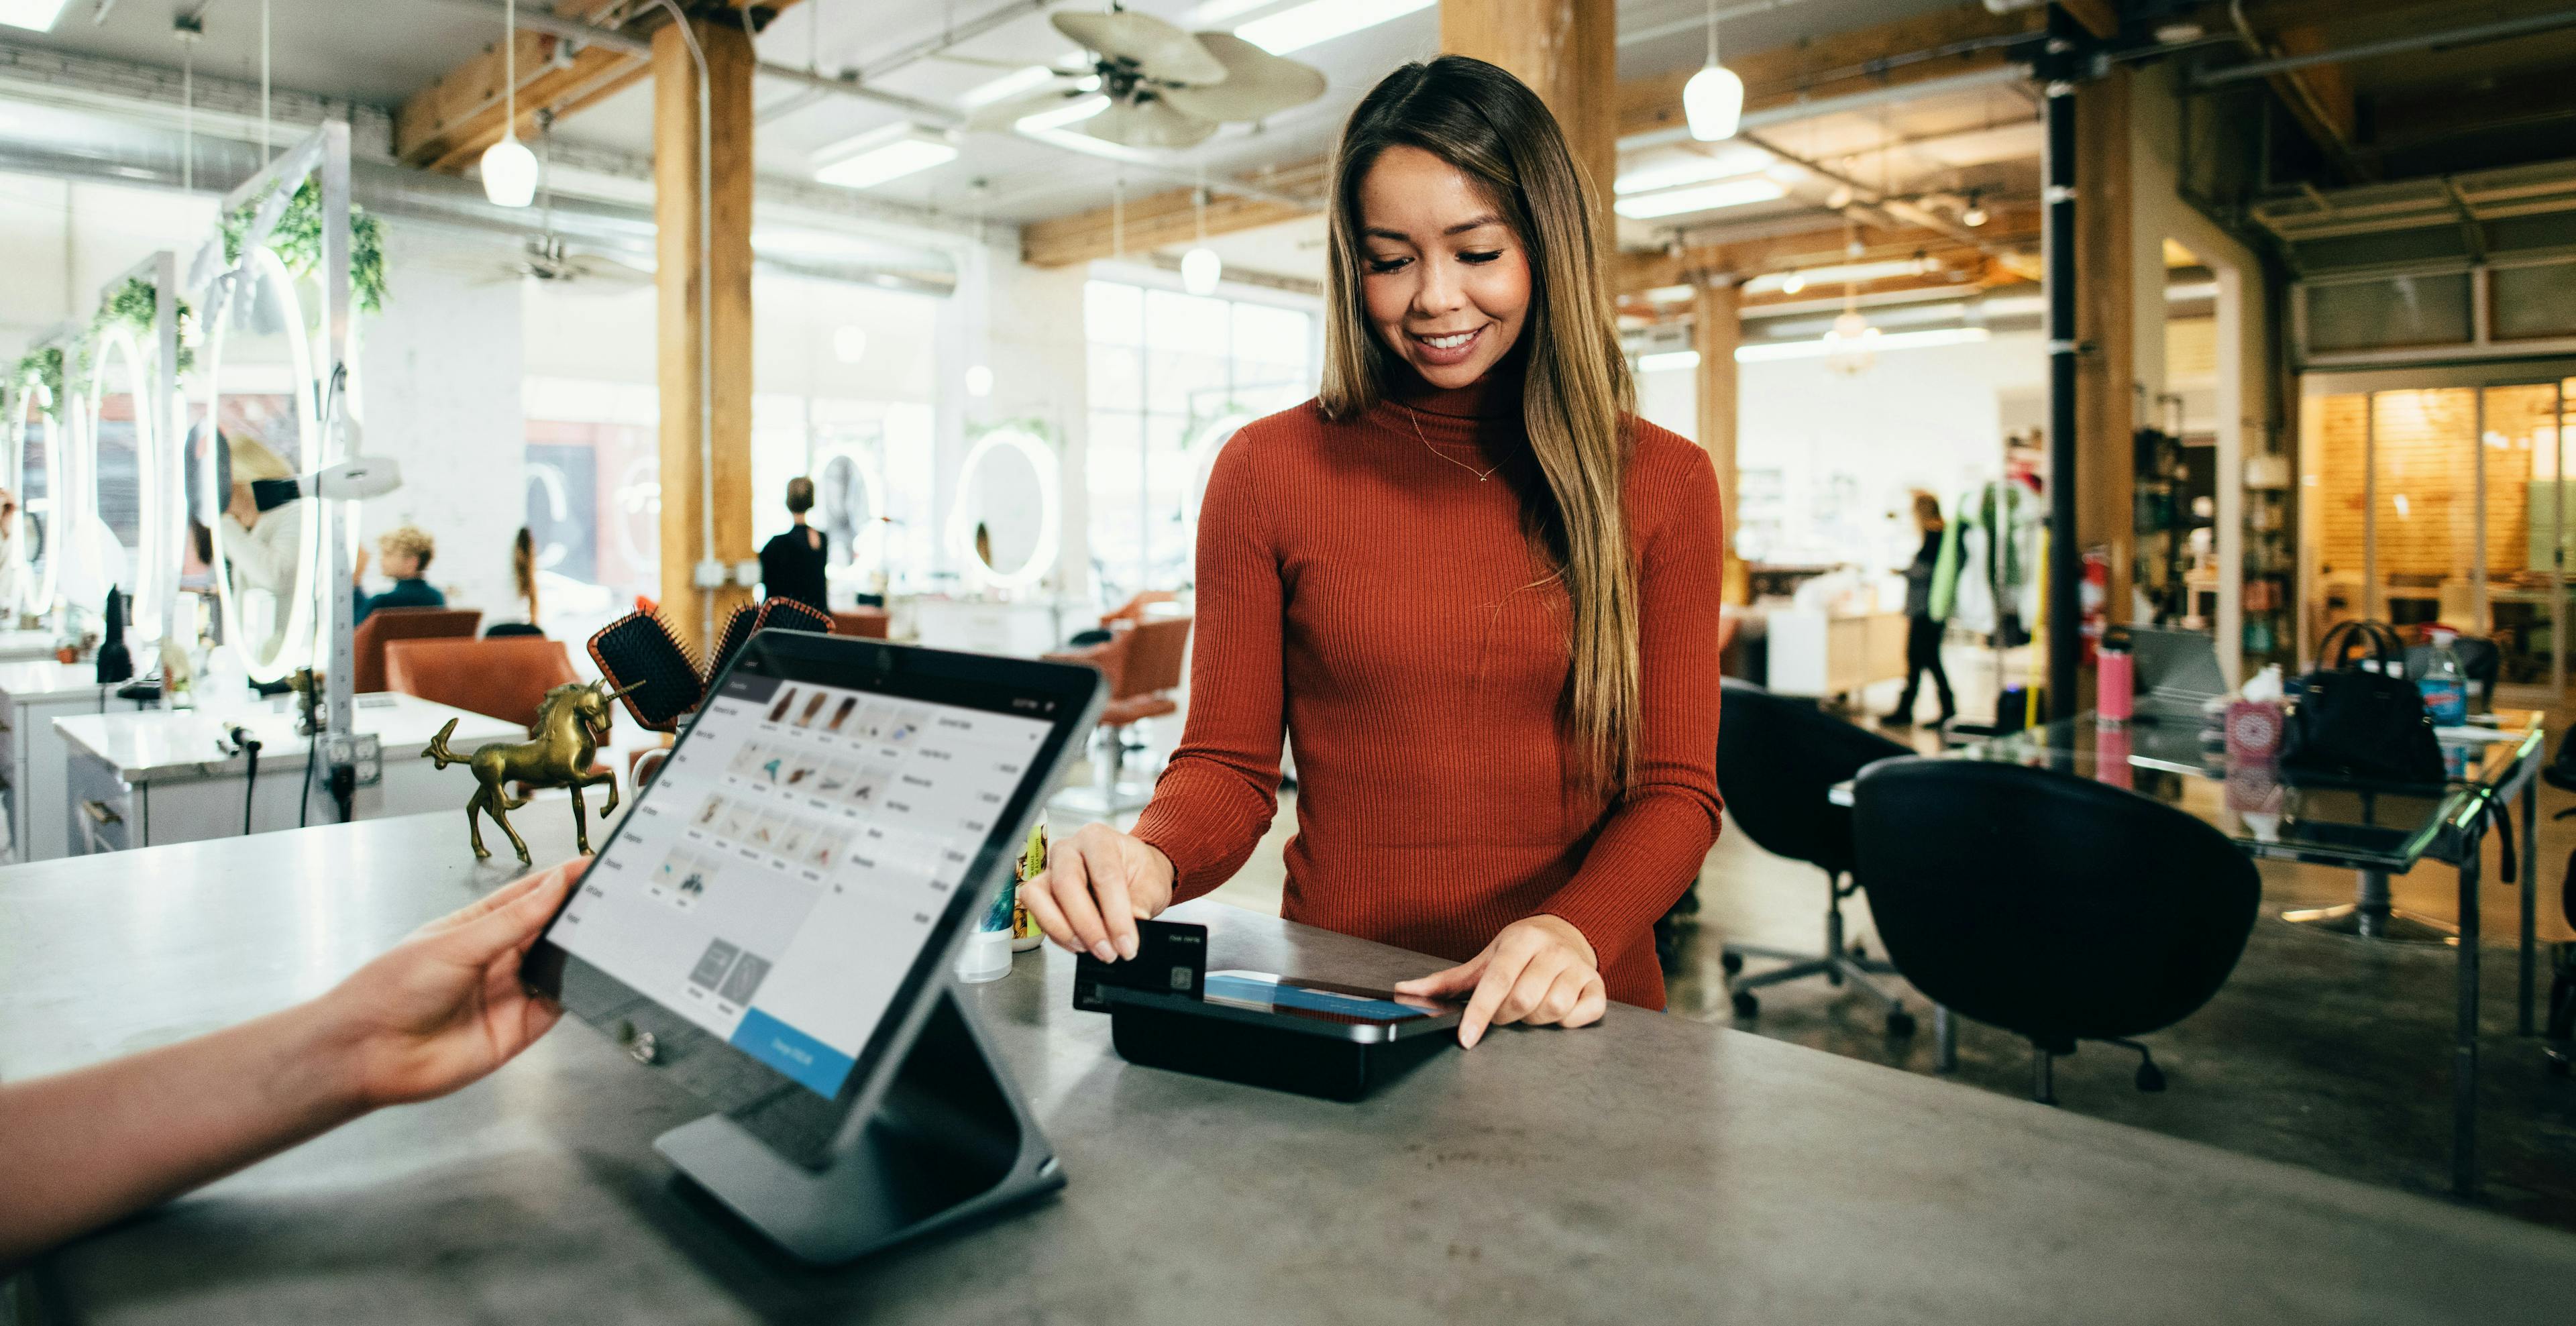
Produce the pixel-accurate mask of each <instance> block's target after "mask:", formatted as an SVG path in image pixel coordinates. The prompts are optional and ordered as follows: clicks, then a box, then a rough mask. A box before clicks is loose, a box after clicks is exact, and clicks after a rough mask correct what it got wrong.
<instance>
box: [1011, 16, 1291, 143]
mask: <svg viewBox="0 0 2576 1326" xmlns="http://www.w3.org/2000/svg"><path fill="white" fill-rule="evenodd" d="M1047 21H1048V22H1050V23H1053V24H1054V25H1055V29H1056V31H1058V32H1061V33H1063V34H1064V35H1065V36H1067V37H1069V38H1072V39H1073V40H1074V41H1077V42H1080V43H1081V44H1082V47H1083V49H1084V50H1085V51H1088V52H1089V53H1090V54H1091V58H1092V64H1091V67H1090V68H1089V69H1087V70H1061V69H1060V70H1057V71H1055V84H1056V85H1055V86H1053V87H1049V88H1044V89H1041V90H1039V91H1036V92H1032V93H1029V94H1027V95H1025V96H1020V97H1014V98H1011V99H1009V100H1006V101H1003V102H1000V103H997V104H995V105H992V106H988V107H985V108H984V109H983V110H981V111H979V112H977V113H976V115H975V116H974V118H973V119H971V120H969V121H968V122H967V127H969V128H973V129H993V130H1007V129H1009V128H1011V127H1012V126H1013V125H1015V124H1017V123H1018V122H1019V121H1021V120H1024V119H1027V118H1028V117H1029V116H1032V115H1038V114H1042V113H1044V112H1046V111H1049V110H1054V109H1057V108H1059V107H1064V106H1069V105H1071V104H1073V103H1075V102H1078V101H1081V100H1083V99H1084V98H1087V97H1092V96H1105V97H1107V98H1108V99H1109V105H1108V108H1107V109H1105V110H1102V111H1100V112H1099V113H1098V114H1095V115H1092V116H1090V117H1089V118H1087V119H1084V120H1081V121H1079V122H1078V126H1077V125H1068V126H1067V127H1068V128H1071V127H1079V128H1080V129H1081V131H1082V132H1083V133H1086V134H1089V135H1090V136H1092V137H1094V138H1098V139H1102V140H1104V141H1107V142H1112V143H1117V144H1120V145H1121V146H1125V147H1142V148H1172V147H1190V146H1194V145H1196V144H1198V143H1201V142H1204V141H1206V140H1207V138H1208V136H1209V135H1211V134H1214V133H1215V132H1216V131H1217V126H1218V125H1220V124H1223V123H1226V122H1228V121H1238V122H1240V121H1249V120H1261V119H1267V118H1269V117H1270V116H1273V115H1276V114H1278V113H1279V112H1281V111H1284V110H1287V109H1289V108H1290V107H1293V106H1302V105H1304V104H1306V103H1307V102H1310V101H1313V100H1314V99H1315V98H1317V97H1320V96H1322V95H1324V74H1323V71H1322V70H1320V69H1317V68H1315V67H1314V66H1312V65H1307V64H1300V63H1298V62H1297V61H1295V60H1288V59H1282V58H1281V57H1279V56H1276V55H1272V54H1271V53H1270V52H1268V51H1265V50H1263V49H1261V48H1260V47H1258V46H1255V45H1253V44H1252V43H1251V42H1248V41H1245V40H1244V39H1242V38H1241V37H1237V36H1235V35H1234V34H1233V33H1231V32H1196V33H1193V32H1184V31H1182V30H1181V29H1179V28H1177V27H1174V26H1173V25H1172V24H1170V23H1167V22H1165V21H1163V20H1162V19H1159V18H1156V17H1154V16H1153V15H1151V14H1137V13H1131V12H1129V11H1127V10H1124V9H1120V8H1116V7H1114V6H1113V7H1112V8H1111V9H1110V11H1109V12H1108V13H1105V14H1092V13H1069V14H1068V13H1059V14H1050V15H1048V16H1047Z"/></svg>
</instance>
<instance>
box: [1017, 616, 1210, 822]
mask: <svg viewBox="0 0 2576 1326" xmlns="http://www.w3.org/2000/svg"><path fill="white" fill-rule="evenodd" d="M1192 621H1193V619H1192V618H1189V617H1156V618H1152V619H1149V620H1145V621H1140V622H1137V623H1136V624H1135V625H1132V626H1127V627H1124V628H1122V629H1121V630H1120V631H1119V632H1118V633H1117V634H1116V635H1113V636H1111V637H1110V638H1109V640H1108V642H1107V643H1105V644H1097V645H1091V646H1089V647H1087V648H1083V649H1069V650H1065V651H1063V652H1061V653H1055V654H1049V655H1047V657H1048V658H1049V659H1051V660H1053V661H1055V662H1058V663H1088V664H1090V665H1092V666H1093V667H1096V668H1098V669H1100V671H1101V672H1102V673H1103V674H1104V675H1106V676H1107V677H1108V679H1109V703H1108V705H1107V707H1105V708H1103V709H1102V710H1101V711H1100V729H1101V731H1102V732H1103V733H1105V734H1106V735H1107V737H1108V745H1109V770H1108V775H1107V777H1106V778H1105V779H1104V780H1103V781H1102V782H1101V784H1100V785H1099V786H1098V787H1092V788H1080V787H1078V788H1072V789H1069V790H1068V791H1066V792H1065V793H1064V795H1063V796H1062V797H1059V798H1058V800H1059V801H1060V802H1062V803H1063V805H1064V806H1065V808H1066V809H1068V810H1073V811H1079V812H1087V813H1090V814H1097V815H1115V814H1119V813H1121V812H1123V811H1129V810H1134V809H1136V808H1137V807H1139V806H1142V805H1144V804H1145V801H1146V798H1147V797H1148V796H1150V795H1151V793H1150V791H1149V790H1148V789H1145V788H1141V787H1126V786H1122V785H1121V784H1120V781H1119V779H1120V775H1121V774H1122V773H1123V772H1124V771H1125V768H1126V763H1127V741H1126V735H1127V728H1128V727H1129V726H1130V725H1131V724H1135V723H1139V722H1142V721H1144V720H1145V719H1148V718H1159V717H1161V716H1162V715H1165V714H1170V713H1177V712H1179V710H1180V707H1181V705H1180V701H1178V700H1176V699H1174V698H1172V692H1173V691H1175V690H1177V689H1179V687H1180V684H1181V668H1182V664H1183V662H1184V660H1186V659H1187V658H1188V657H1189V652H1190V626H1191V623H1192Z"/></svg>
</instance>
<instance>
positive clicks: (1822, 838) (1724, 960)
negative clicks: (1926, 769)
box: [1717, 677, 1914, 1036]
mask: <svg viewBox="0 0 2576 1326" xmlns="http://www.w3.org/2000/svg"><path fill="white" fill-rule="evenodd" d="M1718 704H1719V706H1720V709H1719V716H1718V725H1717V791H1718V795H1719V796H1720V797H1723V798H1724V799H1725V801H1726V810H1727V814H1728V815H1729V816H1730V817H1731V818H1733V819H1734V821H1735V826H1736V827H1737V828H1739V829H1741V830H1743V831H1744V835H1745V836H1746V837H1748V838H1751V839H1752V840H1753V841H1754V843H1755V845H1757V846H1759V847H1760V848H1762V850H1764V851H1766V852H1769V853H1771V854H1772V855H1773V856H1785V857H1787V858H1789V859H1790V860H1793V861H1804V862H1806V863H1808V864H1809V865H1812V866H1814V867H1816V868H1817V869H1819V870H1822V871H1824V872H1825V949H1824V952H1822V953H1819V954H1806V953H1797V952H1791V951H1789V950H1785V949H1775V948H1764V947H1761V946H1759V945H1754V944H1738V943H1734V942H1731V941H1730V942H1729V943H1728V944H1727V945H1726V946H1725V948H1724V949H1723V950H1721V951H1720V956H1719V959H1718V961H1719V964H1720V965H1721V966H1723V967H1724V968H1725V970H1726V974H1727V989H1728V991H1729V993H1730V995H1731V997H1732V998H1733V1000H1734V1004H1735V1015H1736V1016H1737V1017H1743V1018H1750V1017H1753V1016H1755V1015H1757V1014H1759V1013H1760V1012H1761V1011H1762V1002H1761V1000H1760V999H1759V998H1758V997H1756V996H1755V995H1754V993H1753V992H1754V991H1755V990H1756V989H1759V988H1760V987H1762V986H1766V985H1777V984H1779V983H1781V982H1782V981H1794V980H1799V979H1801V978H1803V977H1808V976H1822V977H1824V978H1825V979H1826V980H1828V981H1831V982H1833V983H1834V984H1836V985H1841V984H1843V983H1844V982H1845V981H1849V982H1851V983H1852V984H1854V985H1857V986H1859V987H1860V988H1862V989H1864V990H1867V991H1868V992H1870V993H1871V994H1872V995H1874V996H1876V997H1877V998H1878V1000H1879V1002H1880V1003H1882V1004H1884V1005H1886V1006H1887V1033H1888V1034H1889V1035H1891V1036H1907V1035H1912V1034H1913V1032H1914V1015H1913V1014H1911V1013H1908V1012H1906V1011H1905V1006H1904V1004H1903V1003H1902V1002H1901V1001H1900V1000H1899V999H1898V998H1897V994H1896V992H1895V991H1894V990H1892V989H1889V988H1888V987H1887V986H1886V985H1885V984H1883V983H1881V982H1879V981H1877V980H1874V979H1872V978H1873V977H1876V976H1884V975H1888V974H1891V973H1892V972H1893V971H1894V970H1895V969H1894V968H1892V967H1890V966H1888V965H1887V964H1886V963H1884V962H1880V961H1876V960H1874V959H1871V958H1869V957H1867V956H1865V955H1863V954H1862V953H1861V952H1860V951H1859V950H1858V948H1857V946H1853V945H1847V944H1846V943H1845V942H1844V939H1843V907H1842V905H1843V899H1845V898H1848V897H1850V896H1851V895H1852V893H1853V892H1854V891H1855V888H1856V886H1855V885H1853V884H1851V883H1849V882H1847V877H1848V876H1849V875H1850V874H1851V870H1852V815H1851V812H1850V811H1849V810H1846V809H1844V808H1843V807H1840V806H1837V805H1835V804H1833V801H1832V799H1831V798H1832V794H1833V789H1834V786H1835V785H1836V784H1838V783H1843V782H1847V781H1849V780H1850V779H1851V777H1852V776H1853V775H1855V774H1857V773H1859V772H1860V771H1861V770H1862V769H1864V768H1867V767H1868V766H1869V765H1871V764H1874V763H1876V762H1878V761H1880V760H1885V759H1890V758H1893V757H1896V756H1901V755H1910V754H1912V753H1913V752H1912V751H1911V750H1909V749H1908V748H1906V747H1904V746H1900V745H1898V744H1897V743H1895V742H1893V741H1890V740H1888V739H1887V738H1885V737H1882V736H1880V735H1878V734H1877V733H1875V732H1870V731H1866V730H1864V729H1862V728H1858V727H1855V726H1853V725H1852V724H1850V723H1847V722H1844V721H1843V720H1842V719H1839V718H1836V717H1834V716H1833V715H1831V714H1828V713H1826V712H1824V711H1823V710H1821V709H1818V708H1817V707H1816V705H1815V702H1814V701H1812V700H1805V699H1797V698H1793V697H1790V696H1785V695H1774V694H1772V693H1771V692H1770V691H1767V690H1764V689H1763V688H1762V687H1759V686H1756V685H1754V684H1753V683H1751V682H1747V681H1738V680H1736V679H1735V678H1732V677H1729V678H1727V679H1726V680H1725V681H1724V683H1723V689H1722V690H1721V691H1720V693H1719V700H1718ZM1748 957H1750V958H1765V959H1772V960H1777V961H1781V962H1785V963H1786V964H1787V965H1785V966H1781V967H1775V968H1773V969H1771V970H1769V971H1765V972H1759V973H1756V974H1754V975H1751V976H1747V975H1744V974H1743V972H1744V960H1745V959H1746V958H1748Z"/></svg>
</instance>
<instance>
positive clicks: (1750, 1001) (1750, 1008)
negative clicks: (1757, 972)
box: [1735, 990, 1762, 1018]
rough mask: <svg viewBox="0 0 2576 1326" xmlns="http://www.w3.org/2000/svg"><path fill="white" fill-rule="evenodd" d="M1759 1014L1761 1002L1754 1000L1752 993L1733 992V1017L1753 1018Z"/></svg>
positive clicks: (1743, 991) (1748, 991)
mask: <svg viewBox="0 0 2576 1326" xmlns="http://www.w3.org/2000/svg"><path fill="white" fill-rule="evenodd" d="M1761 1013H1762V1001H1761V1000H1759V999H1756V998H1754V997H1753V992H1752V991H1750V990H1738V991H1736V992H1735V1015H1736V1016H1737V1017H1740V1018H1753V1017H1759V1016H1761Z"/></svg>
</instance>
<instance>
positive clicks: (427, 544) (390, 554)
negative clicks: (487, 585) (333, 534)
mask: <svg viewBox="0 0 2576 1326" xmlns="http://www.w3.org/2000/svg"><path fill="white" fill-rule="evenodd" d="M376 548H377V551H379V552H381V553H382V554H383V555H384V559H385V562H384V566H385V578H386V579H389V580H391V581H393V582H394V587H393V588H391V589H388V590H386V591H385V592H384V593H382V594H370V593H368V592H367V588H366V580H367V550H366V549H364V548H361V549H359V550H358V570H357V574H356V575H355V576H353V577H352V580H353V582H354V583H353V584H352V585H351V587H350V593H351V594H353V595H354V596H355V602H356V603H357V605H358V610H357V612H358V615H357V616H356V617H355V618H353V619H352V622H353V624H354V623H356V622H364V621H365V620H367V614H369V613H372V612H374V611H375V610H376V609H378V608H444V607H446V606H447V596H446V595H445V594H441V593H439V592H438V586H436V585H433V584H431V583H429V582H428V581H426V580H423V579H421V578H420V577H421V573H422V572H424V571H427V570H428V569H429V559H430V558H432V557H435V556H437V555H438V544H437V542H436V541H435V540H433V539H431V538H430V537H429V531H427V530H424V529H422V528H421V527H420V526H418V525H397V526H395V527H394V528H392V529H389V530H386V531H385V535H384V537H383V538H381V539H378V540H376Z"/></svg>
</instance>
